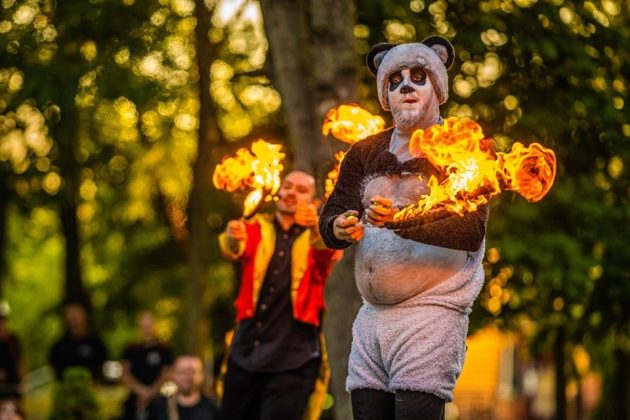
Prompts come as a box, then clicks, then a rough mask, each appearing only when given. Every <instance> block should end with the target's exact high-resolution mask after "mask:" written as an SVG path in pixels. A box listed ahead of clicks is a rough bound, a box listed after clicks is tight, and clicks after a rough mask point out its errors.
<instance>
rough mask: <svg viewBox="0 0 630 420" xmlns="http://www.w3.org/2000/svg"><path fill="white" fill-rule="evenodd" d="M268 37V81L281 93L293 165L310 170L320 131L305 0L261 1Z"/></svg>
mask: <svg viewBox="0 0 630 420" xmlns="http://www.w3.org/2000/svg"><path fill="white" fill-rule="evenodd" d="M260 3H261V8H262V12H263V17H264V19H265V32H266V34H267V39H268V40H269V48H270V52H271V60H272V64H273V66H272V68H273V75H272V81H273V83H274V85H275V86H276V87H277V88H278V90H279V91H280V93H281V95H282V106H283V110H284V115H285V118H286V120H287V125H288V132H289V138H290V143H291V145H293V147H294V153H295V155H294V166H295V167H296V168H300V169H304V170H307V171H311V172H314V171H315V170H316V167H317V163H316V162H318V158H319V157H320V153H321V152H320V150H321V148H320V145H321V141H320V139H321V134H319V132H318V126H317V124H318V122H317V120H316V112H315V98H314V95H315V85H314V82H315V81H314V75H313V71H312V67H314V65H315V61H314V57H313V56H312V55H311V53H312V51H311V48H310V45H309V38H310V34H309V26H310V24H309V22H308V6H309V5H308V1H307V0H273V1H264V0H263V1H261V2H260Z"/></svg>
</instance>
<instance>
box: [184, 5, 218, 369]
mask: <svg viewBox="0 0 630 420" xmlns="http://www.w3.org/2000/svg"><path fill="white" fill-rule="evenodd" d="M195 13H196V17H197V27H196V29H195V38H196V42H197V50H196V56H197V68H198V72H199V129H198V146H197V158H196V160H195V163H194V165H193V180H192V188H191V191H190V197H189V200H188V232H189V234H188V247H187V250H188V266H189V268H190V281H189V283H188V290H187V294H188V299H187V307H186V331H187V339H186V343H185V348H186V350H187V351H189V352H192V353H194V354H198V355H200V356H202V357H205V356H207V355H208V351H209V350H210V347H209V329H210V326H209V319H208V317H207V316H205V310H204V309H205V299H204V296H205V294H206V287H205V285H206V284H207V282H208V268H209V264H210V261H211V256H212V253H211V252H210V251H209V248H211V247H212V246H213V245H212V244H213V241H212V236H211V232H210V229H209V226H208V222H207V220H208V214H209V213H210V204H211V202H210V198H211V193H212V185H211V182H210V180H211V176H212V169H213V155H212V149H213V146H215V147H216V145H218V144H220V143H221V142H222V140H221V138H222V137H221V132H220V130H219V127H218V124H217V121H216V111H215V109H214V105H213V102H212V98H211V97H210V65H211V64H212V62H213V60H214V57H215V56H216V51H215V49H214V48H213V47H212V45H211V44H210V41H209V39H208V30H209V29H210V12H209V10H208V9H207V8H206V6H205V5H204V1H203V0H197V2H196V10H195ZM214 242H216V241H214Z"/></svg>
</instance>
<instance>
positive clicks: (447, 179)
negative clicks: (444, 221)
mask: <svg viewBox="0 0 630 420" xmlns="http://www.w3.org/2000/svg"><path fill="white" fill-rule="evenodd" d="M409 151H410V153H411V155H412V156H414V157H424V158H426V159H427V160H429V162H430V163H431V164H432V165H433V166H434V167H435V168H436V169H437V170H438V171H439V172H440V174H441V176H440V177H439V179H438V177H436V176H431V177H430V178H429V179H428V180H427V185H428V187H429V190H430V191H429V194H427V195H423V196H422V197H420V200H419V201H418V203H417V204H415V205H412V206H408V207H406V208H404V209H402V210H400V211H399V212H398V213H396V215H394V220H395V221H398V220H407V219H411V218H415V217H419V216H424V215H426V214H428V213H435V212H438V211H446V212H449V213H457V214H460V215H463V214H464V213H466V212H473V211H475V210H477V208H478V207H479V206H480V205H483V204H485V203H487V202H488V201H489V200H490V198H492V197H494V196H496V195H498V194H500V193H501V191H502V190H512V191H517V192H518V193H519V194H521V195H522V196H523V197H525V198H526V199H527V200H529V201H539V200H540V199H542V198H543V197H544V196H545V195H546V194H547V192H549V190H550V189H551V186H552V184H553V181H554V178H555V171H556V158H555V154H554V153H553V151H552V150H550V149H546V148H544V147H543V146H541V145H540V144H538V143H534V144H532V145H530V146H529V147H524V146H523V145H522V144H521V143H519V142H516V143H514V145H513V147H512V150H511V151H510V152H509V153H495V151H494V149H493V141H492V139H489V138H485V137H484V135H483V131H482V129H481V126H479V124H477V123H476V122H475V121H473V120H471V119H466V118H464V119H458V118H447V119H446V120H445V121H444V124H442V125H435V126H433V127H431V128H429V129H427V130H417V131H415V132H414V133H413V135H412V137H411V139H410V142H409Z"/></svg>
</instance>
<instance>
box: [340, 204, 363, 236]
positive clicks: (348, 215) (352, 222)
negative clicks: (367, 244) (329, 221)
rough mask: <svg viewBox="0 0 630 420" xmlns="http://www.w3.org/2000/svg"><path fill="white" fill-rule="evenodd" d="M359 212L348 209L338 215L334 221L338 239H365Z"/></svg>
mask: <svg viewBox="0 0 630 420" xmlns="http://www.w3.org/2000/svg"><path fill="white" fill-rule="evenodd" d="M358 216H359V212H358V211H356V210H348V211H347V212H345V213H342V214H340V215H339V216H337V218H336V219H335V221H334V222H333V233H334V234H335V237H336V238H337V239H341V240H344V241H348V242H359V241H360V240H361V239H363V224H361V223H360V222H359V217H358Z"/></svg>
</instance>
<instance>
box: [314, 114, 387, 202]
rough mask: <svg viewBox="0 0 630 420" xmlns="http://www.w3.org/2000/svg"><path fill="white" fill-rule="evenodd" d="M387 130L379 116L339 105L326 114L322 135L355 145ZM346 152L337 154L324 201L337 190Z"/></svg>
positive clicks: (329, 173)
mask: <svg viewBox="0 0 630 420" xmlns="http://www.w3.org/2000/svg"><path fill="white" fill-rule="evenodd" d="M384 129H385V120H384V119H383V118H382V117H381V116H379V115H372V114H371V113H370V112H369V111H367V110H365V109H363V108H361V107H360V106H358V105H339V106H338V107H336V108H332V109H331V110H330V111H328V113H327V114H326V118H325V119H324V124H323V125H322V133H323V134H324V135H325V136H327V135H328V134H332V136H333V137H335V138H336V139H338V140H341V141H342V142H344V143H348V144H354V143H357V142H359V141H361V140H363V139H364V138H366V137H369V136H371V135H373V134H376V133H380V132H381V131H383V130H384ZM345 155H346V152H344V151H340V152H337V153H336V154H335V159H336V160H337V163H336V164H335V167H334V168H332V169H331V170H330V171H329V172H328V177H327V178H326V185H325V193H324V199H325V200H327V199H328V197H330V194H332V192H333V190H334V189H335V184H336V183H337V178H339V168H340V167H341V161H342V160H343V158H344V156H345Z"/></svg>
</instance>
